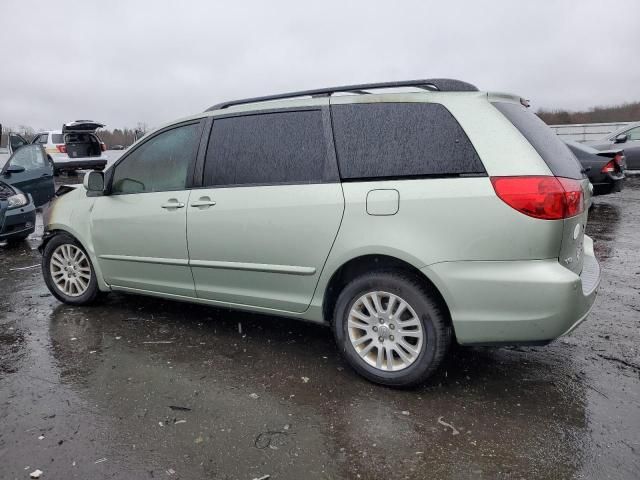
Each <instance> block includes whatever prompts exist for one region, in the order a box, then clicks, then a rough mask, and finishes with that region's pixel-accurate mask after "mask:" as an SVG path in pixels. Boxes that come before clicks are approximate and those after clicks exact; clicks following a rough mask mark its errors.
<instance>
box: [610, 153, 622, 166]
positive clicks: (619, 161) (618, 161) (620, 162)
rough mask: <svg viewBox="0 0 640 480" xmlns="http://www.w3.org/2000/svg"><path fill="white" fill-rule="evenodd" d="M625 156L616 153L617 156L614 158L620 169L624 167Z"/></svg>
mask: <svg viewBox="0 0 640 480" xmlns="http://www.w3.org/2000/svg"><path fill="white" fill-rule="evenodd" d="M623 157H624V156H623V155H622V154H621V153H616V156H615V157H613V161H614V162H616V164H617V165H618V166H619V167H622V159H623Z"/></svg>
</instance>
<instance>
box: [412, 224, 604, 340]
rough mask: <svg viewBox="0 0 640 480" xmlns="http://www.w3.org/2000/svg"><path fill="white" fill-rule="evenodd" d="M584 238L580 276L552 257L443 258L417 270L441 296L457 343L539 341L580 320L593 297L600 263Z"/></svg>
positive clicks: (563, 332)
mask: <svg viewBox="0 0 640 480" xmlns="http://www.w3.org/2000/svg"><path fill="white" fill-rule="evenodd" d="M584 238H585V240H584V267H583V270H582V274H581V275H576V274H575V273H573V272H572V271H570V270H568V269H567V268H565V267H563V266H562V265H560V263H558V261H557V259H549V260H528V261H502V262H486V261H477V262H473V261H469V262H444V263H438V264H435V265H431V266H429V267H425V268H424V269H423V272H424V273H425V275H427V276H428V277H429V278H431V279H432V281H433V282H434V283H435V284H436V287H438V288H439V290H440V292H441V293H442V295H443V296H444V298H445V301H446V302H447V306H448V307H449V310H450V312H451V318H452V321H453V327H454V330H455V333H456V337H457V340H458V342H459V343H460V344H463V345H496V344H499V345H518V344H536V345H537V344H545V343H549V342H551V341H552V340H554V339H556V338H558V337H560V336H562V335H565V334H567V333H569V332H570V331H571V330H573V329H574V328H575V327H576V326H578V325H579V324H580V323H581V322H582V321H584V320H585V319H586V317H587V315H588V314H589V312H590V310H591V307H592V306H593V302H594V301H595V297H596V291H597V287H598V285H599V283H600V267H599V265H598V261H597V260H596V257H595V255H594V253H593V241H592V240H591V239H590V238H589V237H587V236H585V237H584Z"/></svg>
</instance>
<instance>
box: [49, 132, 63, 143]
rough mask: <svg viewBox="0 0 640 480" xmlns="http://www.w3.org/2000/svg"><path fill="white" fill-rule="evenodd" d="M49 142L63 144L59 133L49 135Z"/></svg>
mask: <svg viewBox="0 0 640 480" xmlns="http://www.w3.org/2000/svg"><path fill="white" fill-rule="evenodd" d="M51 142H52V143H64V137H63V136H62V134H61V133H52V134H51Z"/></svg>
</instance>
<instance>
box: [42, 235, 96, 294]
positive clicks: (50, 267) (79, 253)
mask: <svg viewBox="0 0 640 480" xmlns="http://www.w3.org/2000/svg"><path fill="white" fill-rule="evenodd" d="M42 273H43V275H44V279H45V283H46V284H47V287H48V288H49V291H50V292H51V293H52V294H53V295H54V296H55V297H56V298H57V299H58V300H60V301H62V302H64V303H68V304H71V305H85V304H88V303H91V302H92V301H93V300H95V298H96V296H97V295H98V282H97V280H96V275H95V272H94V270H93V265H92V264H91V260H90V259H89V255H88V254H87V252H85V250H84V248H82V245H80V243H79V242H77V241H76V240H75V239H74V238H73V237H71V236H70V235H67V234H64V233H62V234H58V235H56V236H54V237H53V238H52V239H51V240H49V242H48V243H47V245H46V247H45V249H44V252H43V256H42Z"/></svg>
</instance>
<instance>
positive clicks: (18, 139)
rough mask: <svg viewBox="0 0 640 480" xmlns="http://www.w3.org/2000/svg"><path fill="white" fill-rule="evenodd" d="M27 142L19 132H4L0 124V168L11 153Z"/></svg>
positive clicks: (27, 143)
mask: <svg viewBox="0 0 640 480" xmlns="http://www.w3.org/2000/svg"><path fill="white" fill-rule="evenodd" d="M25 145H29V142H28V141H27V140H26V139H25V138H24V137H23V136H22V135H20V134H18V133H14V132H5V131H4V130H3V129H2V125H0V168H2V166H3V165H4V164H5V163H6V161H7V160H8V159H9V157H10V156H11V154H12V153H13V152H15V151H16V150H18V149H19V148H20V147H23V146H25Z"/></svg>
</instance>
